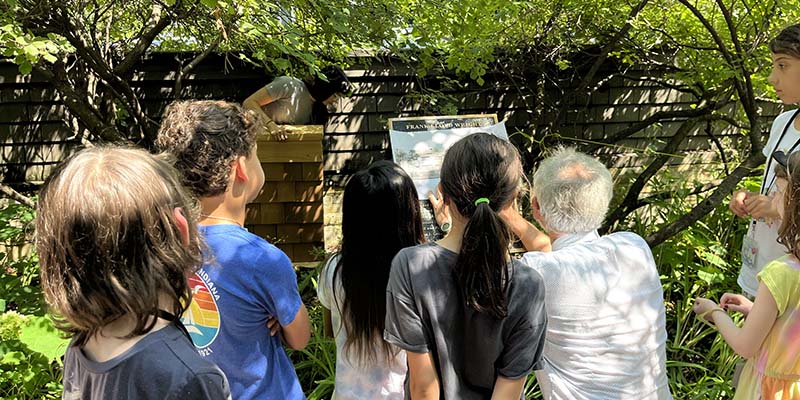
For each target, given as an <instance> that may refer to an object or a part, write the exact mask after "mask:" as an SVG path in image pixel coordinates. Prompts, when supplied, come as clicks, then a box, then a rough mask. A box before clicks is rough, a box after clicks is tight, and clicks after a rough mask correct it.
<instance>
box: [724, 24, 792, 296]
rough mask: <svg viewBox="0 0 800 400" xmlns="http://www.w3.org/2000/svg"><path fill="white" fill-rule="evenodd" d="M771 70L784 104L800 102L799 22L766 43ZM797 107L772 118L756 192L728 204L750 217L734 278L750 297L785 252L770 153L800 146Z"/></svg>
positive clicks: (741, 193) (744, 192)
mask: <svg viewBox="0 0 800 400" xmlns="http://www.w3.org/2000/svg"><path fill="white" fill-rule="evenodd" d="M769 49H770V52H771V53H772V72H771V73H770V75H769V77H768V80H769V82H770V84H772V86H773V87H774V88H775V92H776V93H777V94H778V97H779V98H780V100H781V101H782V102H783V103H785V104H797V103H800V24H798V25H792V26H789V27H787V28H785V29H783V30H782V31H781V32H780V34H778V36H776V37H775V38H774V39H773V40H772V41H771V42H770V44H769ZM798 114H800V110H791V111H786V112H784V113H782V114H781V115H779V116H778V117H776V118H775V121H774V122H773V123H772V129H771V130H770V134H769V139H767V144H766V145H765V146H764V149H763V152H764V155H765V156H766V157H767V166H766V168H765V169H764V178H763V180H762V183H761V188H760V189H759V191H758V192H750V191H747V190H738V191H736V192H734V193H733V195H732V196H731V201H730V204H729V207H730V209H731V211H733V213H734V214H736V215H737V216H739V217H742V218H750V225H749V227H748V229H747V234H746V235H745V237H744V239H743V240H742V268H741V270H740V272H739V277H738V279H737V282H738V283H739V286H740V287H741V288H742V291H743V293H744V294H745V295H746V296H748V297H749V298H751V299H753V298H754V296H755V295H756V293H757V291H758V286H759V283H758V279H757V278H756V276H757V275H758V273H759V271H761V269H762V268H763V267H764V265H766V264H767V263H768V262H770V261H772V260H774V259H776V258H778V257H780V256H782V255H784V254H786V248H785V247H784V246H782V245H781V244H779V243H778V241H777V238H778V228H779V227H780V225H781V221H780V218H779V217H778V211H777V210H776V209H775V207H774V204H775V202H773V201H772V198H773V197H774V196H775V195H776V191H775V190H776V186H775V181H776V178H775V175H774V170H773V168H772V165H773V163H772V154H773V153H774V152H776V151H783V152H785V153H787V154H788V153H791V152H792V151H794V150H798V149H800V118H798Z"/></svg>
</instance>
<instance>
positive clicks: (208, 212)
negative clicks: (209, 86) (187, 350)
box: [156, 101, 310, 400]
mask: <svg viewBox="0 0 800 400" xmlns="http://www.w3.org/2000/svg"><path fill="white" fill-rule="evenodd" d="M156 147H157V148H158V149H159V150H162V151H166V152H169V153H172V154H173V155H174V156H175V157H176V158H177V160H176V162H175V166H176V167H177V169H178V170H179V171H180V172H181V173H182V174H183V178H184V179H183V180H184V184H185V185H186V186H187V187H188V188H189V189H190V190H191V191H192V192H193V193H194V195H195V196H196V197H198V198H199V199H200V205H201V206H202V214H201V218H200V223H199V224H200V233H201V234H202V236H203V237H204V239H205V241H206V243H207V244H208V250H209V254H207V255H206V258H207V259H206V262H205V264H204V265H203V267H202V269H201V270H199V271H198V272H197V273H196V274H195V275H194V276H192V277H191V278H190V279H189V282H190V285H191V287H192V291H193V293H194V297H193V300H192V303H191V305H190V307H189V309H188V310H187V311H186V312H185V313H184V315H183V322H184V324H185V325H186V327H187V329H188V330H189V333H190V334H191V336H192V339H193V341H194V343H195V346H196V347H197V349H198V352H199V353H200V354H201V355H203V356H204V357H206V358H207V359H209V360H211V361H213V362H215V363H216V364H217V365H219V367H220V368H221V369H222V370H223V371H224V372H225V374H226V375H227V377H228V380H229V382H230V386H231V394H232V396H233V398H234V399H237V400H240V399H242V400H244V399H304V398H305V396H304V395H303V391H302V389H301V388H300V384H299V382H298V380H297V374H296V373H295V370H294V365H293V364H292V362H291V360H289V357H288V356H287V354H286V352H285V351H284V349H283V347H282V345H281V338H282V339H283V341H284V343H285V344H286V345H287V346H289V347H291V348H293V349H302V348H304V347H305V346H306V344H307V343H308V339H309V335H310V324H309V320H308V312H307V311H306V308H305V306H304V305H303V302H302V300H301V298H300V294H299V293H298V290H297V277H296V275H295V272H294V269H293V268H292V264H291V262H290V261H289V258H288V257H287V256H286V254H284V253H283V252H282V251H281V250H279V249H278V248H276V247H275V246H273V245H272V244H270V243H268V242H267V241H266V240H264V239H262V238H260V237H258V236H256V235H254V234H252V233H250V232H248V231H247V230H246V229H244V228H243V224H244V219H245V206H246V205H247V203H249V202H251V201H252V200H253V199H254V198H255V197H256V196H257V195H258V193H259V192H260V191H261V187H262V186H263V185H264V171H263V170H262V169H261V162H260V161H259V159H258V154H257V149H256V147H257V146H256V125H255V124H254V121H253V119H252V117H251V116H250V115H248V114H247V113H246V112H245V111H244V110H243V109H242V108H241V107H240V106H238V105H236V104H232V103H227V102H222V101H183V102H175V103H172V104H171V105H170V106H169V107H168V108H167V110H166V111H165V113H164V118H163V120H162V122H161V128H160V130H159V133H158V138H157V139H156ZM275 322H277V325H275ZM270 326H271V327H273V332H272V334H271V332H270ZM275 332H279V333H280V335H274V333H275Z"/></svg>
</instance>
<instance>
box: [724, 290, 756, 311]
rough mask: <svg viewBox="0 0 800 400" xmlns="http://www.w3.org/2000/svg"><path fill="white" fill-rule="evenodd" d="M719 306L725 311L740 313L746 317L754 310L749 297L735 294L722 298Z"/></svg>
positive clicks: (725, 295)
mask: <svg viewBox="0 0 800 400" xmlns="http://www.w3.org/2000/svg"><path fill="white" fill-rule="evenodd" d="M719 304H720V306H722V308H723V309H724V310H728V311H736V312H740V313H742V314H744V315H745V316H747V314H749V313H750V310H751V309H752V308H753V302H752V301H750V300H749V299H748V298H747V297H744V296H742V295H740V294H733V293H725V294H723V295H722V298H721V299H720V300H719Z"/></svg>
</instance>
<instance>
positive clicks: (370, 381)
mask: <svg viewBox="0 0 800 400" xmlns="http://www.w3.org/2000/svg"><path fill="white" fill-rule="evenodd" d="M338 260H339V257H338V256H334V257H331V259H330V260H328V263H327V264H326V265H325V267H324V268H323V269H322V271H321V272H320V275H319V285H318V286H317V297H318V298H319V302H320V303H321V304H322V306H323V307H325V308H327V309H328V310H331V324H332V325H333V335H334V337H335V338H336V387H335V390H334V393H333V398H332V399H333V400H349V399H353V400H355V399H358V400H361V399H387V400H402V399H403V398H404V395H403V393H404V390H403V383H404V381H405V378H406V371H407V367H406V352H405V351H402V350H400V349H395V350H396V352H397V355H396V356H395V357H394V359H393V360H391V361H390V362H388V363H386V362H383V363H376V364H373V365H369V366H367V367H361V366H358V365H357V364H356V363H355V362H353V361H351V360H350V359H348V357H347V356H346V354H345V353H344V343H345V340H346V339H347V332H346V331H345V327H344V326H343V325H342V316H341V314H340V313H339V308H340V306H341V302H342V300H343V299H344V290H343V289H342V285H341V282H340V281H339V280H337V281H336V283H335V286H336V298H335V299H334V296H333V286H334V285H333V280H334V279H333V274H334V271H335V270H336V263H337V262H338ZM337 300H338V303H339V305H337V304H336V302H337ZM380 340H383V339H382V338H381V339H380ZM376 348H378V347H377V346H376Z"/></svg>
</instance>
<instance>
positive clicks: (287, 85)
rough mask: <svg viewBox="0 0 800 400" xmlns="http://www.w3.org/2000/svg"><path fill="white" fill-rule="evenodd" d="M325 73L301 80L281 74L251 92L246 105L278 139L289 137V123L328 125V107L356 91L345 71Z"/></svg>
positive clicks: (326, 71)
mask: <svg viewBox="0 0 800 400" xmlns="http://www.w3.org/2000/svg"><path fill="white" fill-rule="evenodd" d="M321 74H322V75H321V76H320V75H317V76H314V77H312V78H308V79H305V80H300V79H297V78H293V77H290V76H280V77H278V78H275V80H273V81H272V82H270V83H269V84H267V85H266V86H264V87H263V88H261V89H258V90H257V91H256V92H255V93H253V94H252V95H250V97H248V98H247V99H245V101H243V102H242V106H244V108H246V109H248V110H252V111H253V112H255V113H256V114H258V115H260V116H261V119H262V122H263V126H264V129H265V130H266V132H267V133H270V134H272V135H274V136H275V137H276V138H278V139H285V138H286V130H285V129H284V128H283V127H281V125H283V124H288V125H306V124H311V123H316V124H324V123H325V120H326V119H327V112H328V108H329V107H332V106H333V105H334V103H336V100H338V99H339V97H340V96H342V95H348V94H350V93H351V92H352V85H351V84H350V80H349V79H347V75H345V73H344V71H343V70H342V69H341V68H339V67H336V66H330V67H327V68H324V69H323V70H322V71H321Z"/></svg>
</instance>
